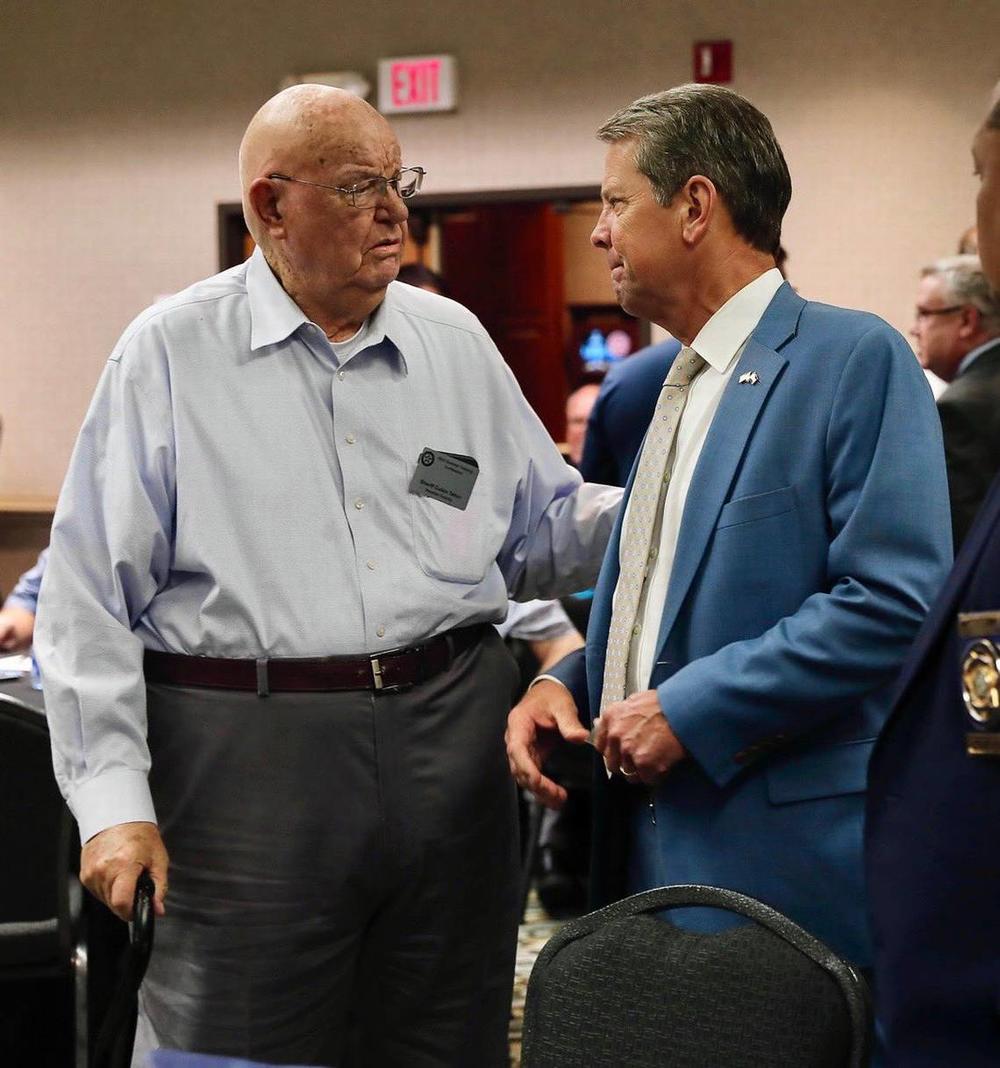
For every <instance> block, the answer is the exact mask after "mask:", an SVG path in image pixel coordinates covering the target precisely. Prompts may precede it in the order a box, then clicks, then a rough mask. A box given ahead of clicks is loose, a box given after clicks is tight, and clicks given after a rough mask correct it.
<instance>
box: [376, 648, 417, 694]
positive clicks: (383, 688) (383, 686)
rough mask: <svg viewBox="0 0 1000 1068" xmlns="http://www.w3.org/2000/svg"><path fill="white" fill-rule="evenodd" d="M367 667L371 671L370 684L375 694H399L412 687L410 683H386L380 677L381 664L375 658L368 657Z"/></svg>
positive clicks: (378, 659)
mask: <svg viewBox="0 0 1000 1068" xmlns="http://www.w3.org/2000/svg"><path fill="white" fill-rule="evenodd" d="M368 665H369V667H370V668H371V670H372V684H373V685H374V687H375V691H376V692H377V693H399V692H400V691H402V690H408V689H409V688H410V687H411V686H412V685H413V683H412V682H401V683H387V682H386V681H385V679H384V678H383V676H382V664H381V661H380V658H379V657H377V656H370V657H368Z"/></svg>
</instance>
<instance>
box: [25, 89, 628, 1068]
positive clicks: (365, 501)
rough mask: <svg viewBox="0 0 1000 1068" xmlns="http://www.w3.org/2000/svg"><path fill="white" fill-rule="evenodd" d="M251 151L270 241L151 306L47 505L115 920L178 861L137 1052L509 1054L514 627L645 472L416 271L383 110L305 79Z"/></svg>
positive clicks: (103, 387) (46, 611)
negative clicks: (561, 437)
mask: <svg viewBox="0 0 1000 1068" xmlns="http://www.w3.org/2000/svg"><path fill="white" fill-rule="evenodd" d="M240 171H241V181H242V186H243V197H244V210H245V214H246V217H247V222H248V224H249V226H250V229H251V232H252V233H253V235H254V237H255V238H256V240H257V244H258V249H257V251H255V252H254V254H253V255H252V256H251V258H250V259H249V261H248V262H247V263H245V264H243V265H241V266H239V267H236V268H234V269H232V270H229V271H226V272H224V273H222V274H220V275H217V276H216V277H214V278H211V279H208V280H207V281H203V282H199V283H197V284H196V285H194V286H192V287H191V288H189V289H187V290H185V291H184V292H182V293H179V294H178V295H176V296H175V297H172V298H171V299H169V300H167V301H165V302H162V303H160V304H158V305H156V306H154V307H153V308H151V309H149V310H147V311H146V312H144V313H143V314H142V315H140V316H139V318H138V319H136V320H135V322H133V323H132V325H131V326H130V327H129V328H128V329H127V330H126V331H125V333H124V335H123V336H122V338H121V340H120V341H119V343H118V345H117V346H116V347H115V350H114V352H113V353H112V356H111V359H110V361H109V363H108V365H107V368H106V369H105V372H104V375H103V376H102V379H101V382H100V384H99V386H98V388H97V392H96V395H95V397H94V400H93V403H92V405H91V409H90V411H89V413H88V415H87V418H86V420H85V423H84V426H83V428H82V430H81V433H80V437H79V441H78V443H77V446H76V449H75V452H74V455H73V459H72V461H71V464H70V469H69V473H68V476H67V479H66V483H65V486H64V489H63V493H62V495H61V498H60V502H59V506H58V509H57V514H56V517H55V521H54V525H53V534H52V544H51V556H50V560H49V571H48V576H47V578H46V584H45V588H44V590H43V594H42V599H41V604H40V612H39V620H38V627H37V630H36V647H37V651H38V655H39V660H40V663H41V667H42V673H43V679H44V683H45V693H46V704H47V706H48V712H49V720H50V725H51V732H52V742H53V751H54V763H55V769H56V775H57V778H58V780H59V783H60V786H61V788H62V790H63V792H64V794H65V796H66V798H67V800H68V802H69V804H70V806H71V808H72V810H73V812H74V814H75V815H76V817H77V820H78V822H79V825H80V832H81V837H82V840H83V841H84V843H85V844H84V848H83V856H82V861H81V869H82V877H83V880H84V882H85V883H86V885H87V886H88V887H89V888H90V889H91V890H92V891H93V892H94V893H95V894H96V895H97V896H98V897H100V898H101V899H102V900H103V901H105V902H106V903H107V904H108V905H109V906H110V907H112V908H113V909H114V910H115V911H116V912H117V913H118V914H119V915H121V916H123V917H127V916H128V915H129V912H130V908H131V899H132V895H133V890H134V886H135V883H136V879H137V876H138V874H139V872H140V871H141V870H142V869H143V868H147V869H149V871H150V872H151V874H152V876H153V878H154V881H155V882H156V885H157V895H156V909H157V913H158V914H159V915H160V916H161V917H162V920H161V924H160V929H159V930H158V934H157V951H156V954H155V955H154V957H153V962H152V965H151V968H150V972H149V975H148V976H147V981H146V983H145V985H144V989H143V994H142V997H141V1001H140V1020H139V1032H138V1039H137V1047H136V1058H137V1060H138V1058H139V1057H140V1056H141V1055H142V1053H143V1051H144V1050H146V1049H149V1048H153V1047H155V1046H157V1045H163V1046H173V1047H177V1048H186V1049H198V1050H201V1051H205V1052H215V1053H229V1054H240V1055H244V1056H251V1057H254V1058H255V1059H259V1060H283V1061H288V1060H294V1061H297V1062H302V1063H306V1062H308V1063H315V1064H332V1063H338V1064H341V1063H348V1062H347V1061H345V1060H344V1059H343V1058H344V1057H345V1056H347V1054H346V1053H345V1049H346V1047H347V1044H348V1041H349V1036H350V1035H351V1034H353V1036H354V1039H355V1040H356V1041H354V1044H353V1048H354V1049H355V1050H358V1051H363V1054H358V1056H359V1057H362V1058H363V1063H372V1064H379V1065H385V1066H388V1065H395V1064H399V1065H404V1064H405V1065H408V1066H409V1065H467V1064H476V1065H483V1066H487V1065H500V1064H502V1063H505V1056H506V1055H505V1049H504V1036H505V1025H506V1016H507V1008H508V1005H509V998H510V986H511V977H512V970H513V944H514V928H515V925H516V919H517V916H516V870H515V867H516V865H515V858H516V826H515V806H514V801H515V799H514V794H513V792H512V791H513V787H512V784H511V783H510V782H509V781H508V779H507V774H506V771H507V769H506V762H505V758H504V754H503V747H502V736H503V729H504V723H505V717H506V710H507V707H508V701H509V697H510V688H511V686H512V685H513V682H514V679H513V671H512V666H511V663H510V660H509V658H507V657H506V653H505V652H504V651H503V650H502V647H501V643H500V640H499V638H498V637H497V636H496V634H495V632H494V630H493V628H492V627H491V626H489V624H490V623H492V622H494V621H497V620H499V619H502V618H503V616H504V613H505V612H506V604H507V597H508V592H510V593H511V594H513V595H516V596H519V597H521V598H525V597H529V596H533V595H535V594H539V595H542V596H553V595H556V594H559V593H561V592H568V591H570V590H572V589H576V588H580V587H582V586H586V585H587V584H589V583H590V582H591V581H592V580H593V579H594V577H595V574H596V571H597V568H598V566H599V563H600V560H601V557H602V554H603V549H604V546H605V543H606V541H607V537H608V534H609V531H610V527H611V524H612V522H613V519H614V513H615V511H616V509H617V503H618V498H619V491H617V490H608V489H607V488H604V487H594V486H587V485H581V483H580V479H579V476H578V475H577V474H576V473H575V472H574V471H573V470H572V469H570V468H569V467H567V466H566V465H565V464H564V463H563V462H562V460H561V458H560V456H559V454H558V452H557V450H556V449H555V447H554V446H553V444H552V442H551V441H550V440H549V438H548V435H547V434H546V432H545V430H544V428H543V427H542V425H541V423H540V422H539V421H538V419H537V418H536V417H535V415H534V413H533V412H532V411H531V409H530V408H529V407H528V405H527V403H526V402H525V400H524V398H523V396H522V395H521V393H520V391H519V389H518V387H517V385H516V383H515V381H514V379H513V376H512V375H511V373H510V371H509V370H508V368H507V367H506V365H505V364H504V362H503V360H502V359H501V358H500V356H499V354H498V353H497V351H496V349H495V347H494V346H493V344H492V342H491V341H490V339H489V337H488V336H487V334H486V332H485V331H484V330H483V328H482V326H481V325H480V324H479V322H478V321H477V320H476V319H475V317H474V316H472V315H471V314H470V313H469V312H467V311H466V310H465V309H463V308H462V307H460V306H459V305H456V304H454V303H453V302H451V301H449V300H447V299H445V298H442V297H438V296H435V295H433V294H429V293H424V292H421V291H419V290H416V289H413V288H411V287H408V286H403V285H400V284H399V283H395V282H394V281H393V279H394V278H395V276H396V272H397V270H398V267H399V260H400V254H401V252H402V247H403V243H404V240H405V233H406V218H407V208H406V204H405V202H404V200H405V198H406V197H407V196H409V195H411V194H412V193H414V192H416V190H417V188H419V182H420V179H421V178H422V171H420V169H419V168H410V167H403V166H402V165H401V160H400V151H399V145H398V143H397V141H396V138H395V137H394V135H393V134H392V131H391V130H390V128H389V126H388V124H387V123H386V122H385V120H384V119H383V118H382V117H381V116H380V115H378V113H377V112H375V111H374V109H372V108H371V107H369V106H368V105H367V104H365V103H364V102H363V101H361V100H359V99H357V98H355V97H352V96H350V95H349V94H346V93H341V92H339V91H337V90H332V89H326V88H322V87H318V86H298V87H295V88H293V89H290V90H286V91H284V92H283V93H281V94H279V95H278V96H277V97H275V98H274V99H272V100H271V101H269V102H268V103H267V104H265V106H264V107H263V108H262V109H261V111H260V112H258V114H257V115H256V116H255V117H254V119H253V120H252V122H251V123H250V126H249V127H248V129H247V133H246V135H245V137H244V140H243V143H242V145H241V150H240ZM168 851H169V855H170V859H169V862H168V856H167V854H168ZM168 878H169V879H170V883H171V885H170V895H169V897H168V898H166V900H167V901H168V902H169V905H168V906H167V907H165V905H164V899H165V896H166V890H167V880H168ZM359 1063H360V1061H359Z"/></svg>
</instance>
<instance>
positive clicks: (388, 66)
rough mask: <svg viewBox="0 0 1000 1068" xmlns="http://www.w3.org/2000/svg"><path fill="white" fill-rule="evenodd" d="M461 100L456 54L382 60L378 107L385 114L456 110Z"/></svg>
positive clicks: (380, 64)
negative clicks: (456, 71)
mask: <svg viewBox="0 0 1000 1068" xmlns="http://www.w3.org/2000/svg"><path fill="white" fill-rule="evenodd" d="M457 103H458V89H457V84H456V74H455V57H454V56H404V57H402V58H400V59H380V60H379V64H378V109H379V111H381V112H382V114H383V115H405V114H413V113H415V112H421V111H453V110H454V108H455V106H456V104H457Z"/></svg>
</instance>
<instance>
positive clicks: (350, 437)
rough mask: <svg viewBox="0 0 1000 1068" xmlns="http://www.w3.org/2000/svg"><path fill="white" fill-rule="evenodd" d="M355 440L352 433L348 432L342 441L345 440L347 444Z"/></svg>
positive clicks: (351, 443)
mask: <svg viewBox="0 0 1000 1068" xmlns="http://www.w3.org/2000/svg"><path fill="white" fill-rule="evenodd" d="M357 440H358V439H357V438H356V437H355V436H354V435H353V434H348V435H347V437H346V438H344V441H346V442H347V444H348V445H353V444H354V443H355V441H357Z"/></svg>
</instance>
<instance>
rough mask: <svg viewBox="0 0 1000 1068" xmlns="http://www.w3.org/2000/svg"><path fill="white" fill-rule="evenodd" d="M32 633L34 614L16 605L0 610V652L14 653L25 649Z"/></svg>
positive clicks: (33, 630)
mask: <svg viewBox="0 0 1000 1068" xmlns="http://www.w3.org/2000/svg"><path fill="white" fill-rule="evenodd" d="M34 633H35V613H34V612H29V611H28V610H27V608H18V607H17V606H16V605H11V607H10V608H4V609H3V610H0V650H3V651H4V652H5V653H16V652H20V651H21V650H22V649H27V648H28V646H30V645H31V638H32V635H33V634H34Z"/></svg>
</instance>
